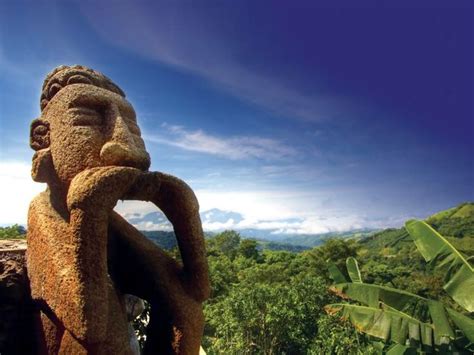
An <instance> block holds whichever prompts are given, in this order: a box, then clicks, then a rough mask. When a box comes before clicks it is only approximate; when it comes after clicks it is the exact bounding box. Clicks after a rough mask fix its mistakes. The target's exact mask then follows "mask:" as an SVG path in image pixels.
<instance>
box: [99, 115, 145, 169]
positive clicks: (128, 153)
mask: <svg viewBox="0 0 474 355" xmlns="http://www.w3.org/2000/svg"><path fill="white" fill-rule="evenodd" d="M113 111H114V112H113V113H115V114H114V116H115V117H113V118H112V120H111V121H112V122H113V130H112V136H111V138H110V140H109V141H108V142H107V143H105V144H104V146H103V147H102V149H101V151H100V158H101V160H102V163H103V164H104V165H105V166H130V167H134V168H138V169H141V170H147V169H148V168H149V165H150V157H149V155H148V153H147V152H146V151H145V150H144V149H143V147H140V145H139V144H137V143H136V142H135V138H134V137H133V134H132V133H131V132H130V130H129V129H128V126H127V124H126V123H125V122H124V119H123V118H122V117H121V116H120V114H116V113H118V110H116V109H115V110H113Z"/></svg>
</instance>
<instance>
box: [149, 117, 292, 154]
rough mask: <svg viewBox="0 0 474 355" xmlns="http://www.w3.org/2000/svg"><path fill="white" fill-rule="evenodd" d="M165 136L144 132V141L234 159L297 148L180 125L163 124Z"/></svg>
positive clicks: (286, 151) (255, 138)
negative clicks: (191, 129) (209, 132)
mask: <svg viewBox="0 0 474 355" xmlns="http://www.w3.org/2000/svg"><path fill="white" fill-rule="evenodd" d="M162 128H163V129H166V130H167V133H166V134H165V135H148V134H144V139H145V141H148V142H153V143H160V144H167V145H171V146H175V147H179V148H181V149H184V150H188V151H194V152H200V153H205V154H211V155H217V156H221V157H225V158H229V159H233V160H238V159H247V158H258V159H281V158H285V157H291V156H294V155H296V153H297V152H296V150H295V149H294V148H292V147H289V146H286V145H284V144H282V143H281V142H279V141H277V140H275V139H270V138H263V137H257V136H254V137H252V136H233V137H218V136H213V135H210V134H208V133H206V132H204V131H203V130H197V131H188V130H186V129H185V128H183V127H181V126H173V125H169V124H166V123H164V124H162Z"/></svg>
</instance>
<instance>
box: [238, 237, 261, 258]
mask: <svg viewBox="0 0 474 355" xmlns="http://www.w3.org/2000/svg"><path fill="white" fill-rule="evenodd" d="M257 245H258V243H257V241H256V240H253V239H244V240H242V241H241V242H240V245H239V250H238V253H239V254H240V255H242V256H243V257H244V258H247V259H253V260H257V259H258V257H259V253H258V249H257Z"/></svg>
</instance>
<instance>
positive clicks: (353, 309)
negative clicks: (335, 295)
mask: <svg viewBox="0 0 474 355" xmlns="http://www.w3.org/2000/svg"><path fill="white" fill-rule="evenodd" d="M324 309H325V310H326V312H327V313H328V314H339V315H340V316H341V317H342V318H343V319H348V320H349V321H350V322H351V323H352V325H353V326H354V327H355V328H356V329H357V330H358V331H360V332H363V333H366V334H368V335H371V336H373V337H376V338H379V339H383V340H384V341H388V340H391V341H393V342H396V343H398V344H402V345H405V344H406V342H407V340H409V341H410V343H412V344H419V343H421V344H423V345H425V346H429V347H432V346H433V341H432V339H433V326H432V325H431V324H427V323H423V322H420V321H419V320H417V319H415V318H413V317H410V316H408V315H407V314H404V313H402V312H399V311H395V310H384V309H379V308H373V307H365V306H357V305H352V304H341V303H338V304H330V305H327V306H326V307H324Z"/></svg>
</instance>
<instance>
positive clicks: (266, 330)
mask: <svg viewBox="0 0 474 355" xmlns="http://www.w3.org/2000/svg"><path fill="white" fill-rule="evenodd" d="M328 299H329V297H328V295H327V293H326V287H325V283H324V282H323V281H322V280H321V279H320V278H317V277H308V276H306V277H302V278H299V277H295V278H291V279H289V280H288V282H285V283H280V282H277V283H272V284H267V283H261V282H260V283H253V282H248V281H246V280H244V281H243V282H241V283H240V284H239V286H238V287H234V288H233V289H232V290H231V291H230V292H229V294H228V296H227V297H226V298H225V299H223V300H222V301H221V302H218V303H215V304H211V305H209V306H208V307H206V315H207V316H208V326H209V327H210V328H211V329H212V335H213V337H212V340H210V344H209V347H208V348H207V350H208V352H209V353H226V354H253V353H258V354H282V353H287V354H296V353H302V352H304V351H305V349H306V348H307V344H309V343H311V340H312V339H313V338H314V336H315V335H316V332H317V328H316V324H315V322H314V316H313V315H314V314H315V313H316V314H317V313H320V312H321V311H322V307H323V305H324V304H325V302H326V301H327V300H328Z"/></svg>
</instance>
